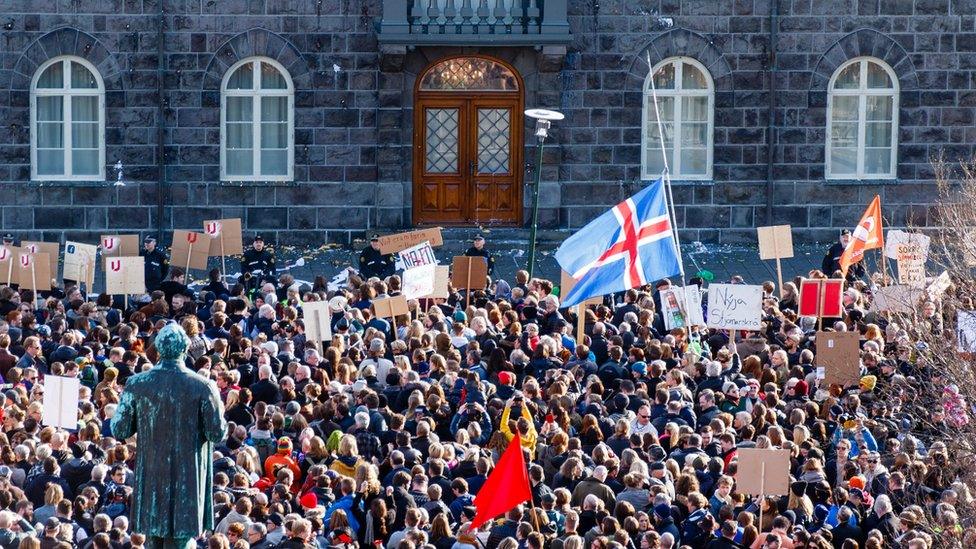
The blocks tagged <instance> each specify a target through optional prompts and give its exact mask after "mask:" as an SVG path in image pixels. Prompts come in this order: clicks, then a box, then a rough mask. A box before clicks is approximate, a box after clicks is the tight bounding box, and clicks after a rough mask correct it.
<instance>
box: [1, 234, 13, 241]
mask: <svg viewBox="0 0 976 549" xmlns="http://www.w3.org/2000/svg"><path fill="white" fill-rule="evenodd" d="M3 241H4V242H13V241H14V235H12V234H10V233H7V234H5V235H3Z"/></svg>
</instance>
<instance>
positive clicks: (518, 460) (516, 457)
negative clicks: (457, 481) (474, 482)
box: [470, 433, 532, 530]
mask: <svg viewBox="0 0 976 549" xmlns="http://www.w3.org/2000/svg"><path fill="white" fill-rule="evenodd" d="M529 499H532V489H531V488H530V487H529V471H528V469H526V467H525V456H524V455H523V454H522V442H521V437H520V436H519V435H518V434H517V433H516V435H515V436H514V437H512V441H511V442H509V443H508V448H506V449H505V453H504V454H502V457H501V459H499V460H498V465H496V466H495V470H494V471H492V472H491V474H490V475H488V478H487V479H486V480H485V483H484V484H483V485H482V486H481V490H480V491H478V496H477V497H476V498H475V500H474V506H475V508H476V509H477V510H478V512H477V513H475V515H474V520H473V521H471V526H470V530H474V529H476V528H478V527H479V526H481V525H482V524H484V523H486V522H488V521H489V520H491V519H493V518H495V517H497V516H498V515H501V514H504V513H507V512H509V511H510V510H512V509H513V508H514V507H515V506H516V505H518V504H520V503H523V502H525V501H528V500H529Z"/></svg>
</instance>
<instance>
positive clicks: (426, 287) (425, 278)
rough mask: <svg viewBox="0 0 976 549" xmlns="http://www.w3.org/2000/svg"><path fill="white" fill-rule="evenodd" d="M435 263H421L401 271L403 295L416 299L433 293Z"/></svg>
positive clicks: (435, 273)
mask: <svg viewBox="0 0 976 549" xmlns="http://www.w3.org/2000/svg"><path fill="white" fill-rule="evenodd" d="M436 277H437V265H421V266H419V267H414V268H412V269H407V270H406V271H403V289H402V293H403V297H405V298H407V299H417V298H420V297H423V296H425V295H429V294H432V293H434V282H435V278H436Z"/></svg>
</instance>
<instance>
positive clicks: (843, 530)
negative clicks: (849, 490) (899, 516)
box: [830, 505, 894, 549]
mask: <svg viewBox="0 0 976 549" xmlns="http://www.w3.org/2000/svg"><path fill="white" fill-rule="evenodd" d="M853 516H854V511H853V510H852V509H851V508H850V507H847V506H846V505H845V506H842V507H841V508H840V510H839V511H837V526H834V527H833V528H832V529H831V530H830V533H831V536H832V537H831V540H832V543H833V544H834V547H837V548H838V549H839V548H840V547H841V546H842V545H844V541H845V540H853V541H856V542H857V543H858V545H860V544H862V543H863V542H864V530H862V529H861V527H860V526H854V525H852V524H851V517H853ZM890 539H894V538H890Z"/></svg>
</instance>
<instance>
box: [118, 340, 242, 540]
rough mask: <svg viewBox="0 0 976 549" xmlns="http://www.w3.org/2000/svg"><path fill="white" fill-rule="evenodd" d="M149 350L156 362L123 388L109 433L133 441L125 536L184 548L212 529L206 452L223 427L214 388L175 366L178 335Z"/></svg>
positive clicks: (181, 344) (181, 345)
mask: <svg viewBox="0 0 976 549" xmlns="http://www.w3.org/2000/svg"><path fill="white" fill-rule="evenodd" d="M155 344H156V348H157V349H158V350H159V356H160V361H159V363H158V364H157V365H156V366H154V367H153V368H152V369H150V370H149V371H147V372H143V373H141V374H137V375H135V376H132V377H131V378H129V380H128V381H127V382H126V384H125V390H124V391H123V392H122V399H121V401H120V403H119V407H118V410H117V411H116V412H115V417H113V418H112V433H113V435H114V436H115V437H116V438H117V439H120V440H121V439H126V438H129V437H131V436H132V435H138V436H137V448H138V451H137V453H136V470H135V474H136V482H135V486H136V491H135V493H134V494H133V503H132V515H131V519H132V529H133V531H135V532H140V533H142V534H145V535H146V536H147V542H148V543H147V546H150V547H185V546H186V545H187V544H188V543H189V542H190V541H191V540H192V538H194V537H196V536H198V535H200V533H201V532H203V531H204V530H212V529H213V501H212V491H213V490H212V489H213V444H214V443H215V442H219V441H220V440H221V439H223V437H224V432H225V431H226V430H227V423H226V422H225V421H224V417H223V416H224V413H223V412H224V411H223V405H222V404H221V402H220V395H219V393H218V392H217V386H216V385H214V383H213V382H211V381H209V380H207V379H204V378H202V377H200V376H199V375H198V374H196V373H195V372H193V371H191V370H189V369H187V368H186V367H185V366H184V365H183V355H184V354H185V353H186V349H187V347H188V346H189V339H188V338H187V336H186V333H185V332H184V331H183V328H181V327H180V326H179V325H178V324H175V323H174V324H168V325H166V326H165V327H164V328H163V329H162V330H160V332H159V334H158V335H157V337H156V341H155Z"/></svg>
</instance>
